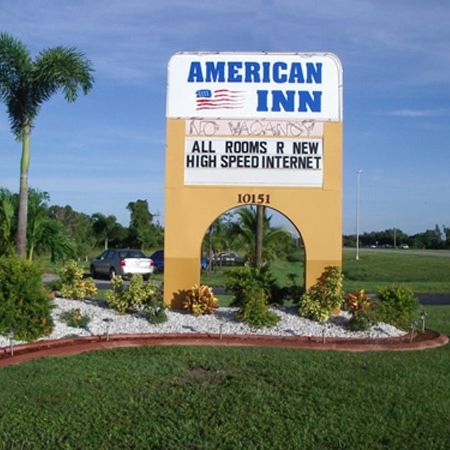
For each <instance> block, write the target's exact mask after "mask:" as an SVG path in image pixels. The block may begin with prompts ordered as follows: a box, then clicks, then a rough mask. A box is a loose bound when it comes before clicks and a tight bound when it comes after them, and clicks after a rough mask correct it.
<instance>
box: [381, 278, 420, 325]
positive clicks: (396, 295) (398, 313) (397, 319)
mask: <svg viewBox="0 0 450 450" xmlns="http://www.w3.org/2000/svg"><path fill="white" fill-rule="evenodd" d="M419 307H420V304H419V301H418V300H417V298H416V297H415V296H414V293H413V291H412V290H411V289H409V288H407V287H404V286H397V287H389V288H384V289H380V290H379V291H378V292H377V302H376V304H375V316H376V319H377V321H378V322H384V323H389V324H391V325H394V326H396V327H398V328H401V329H404V330H406V329H408V328H409V327H410V325H411V322H412V321H413V320H414V319H415V318H416V316H417V314H418V312H419Z"/></svg>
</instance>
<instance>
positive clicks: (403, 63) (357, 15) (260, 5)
mask: <svg viewBox="0 0 450 450" xmlns="http://www.w3.org/2000/svg"><path fill="white" fill-rule="evenodd" d="M449 23H450V2H449V1H447V0H428V1H427V2H424V1H423V0H421V1H416V0H386V1H385V0H323V1H320V2H319V1H309V0H301V1H300V0H246V1H245V2H243V1H241V0H240V1H235V0H228V1H218V0H209V1H199V0H190V1H186V0H147V1H145V0H127V1H126V2H124V1H121V0H76V1H69V0H15V1H10V0H0V30H1V31H6V32H8V33H10V34H12V35H13V36H15V37H16V38H18V39H20V40H21V41H22V42H23V43H24V44H25V45H26V46H27V47H28V48H29V50H30V52H31V54H32V55H33V56H35V55H37V53H38V52H39V51H41V50H42V49H45V48H49V47H54V46H58V45H65V46H69V47H76V48H77V49H79V50H81V51H83V52H84V53H85V54H86V56H87V57H88V58H89V59H90V60H91V61H92V64H93V67H94V69H95V84H94V87H93V89H92V91H91V92H90V93H89V94H88V95H86V96H83V95H82V96H80V97H79V98H78V100H77V101H76V102H75V103H72V104H69V103H67V102H66V101H65V100H64V98H63V97H62V95H56V96H54V97H52V98H51V99H50V100H49V101H48V102H47V103H45V104H44V105H43V107H42V109H41V112H40V114H39V116H38V118H37V120H36V122H35V126H34V129H33V131H32V136H31V165H30V177H29V184H30V186H32V187H33V188H37V189H39V190H42V191H46V192H48V193H49V195H50V198H51V203H52V204H58V205H66V204H69V205H71V206H72V207H73V208H74V209H75V210H77V211H82V212H85V213H87V214H92V213H95V212H102V213H104V214H114V215H115V216H116V217H117V219H118V220H119V221H120V222H121V223H123V224H124V225H128V223H129V211H128V210H127V209H126V206H127V204H128V203H129V202H130V201H135V200H137V199H147V200H148V202H149V205H150V210H151V212H152V213H154V214H156V215H157V218H158V220H159V221H160V222H161V223H164V172H165V139H166V137H165V123H166V119H165V106H166V83H167V63H168V61H169V58H170V57H171V55H173V54H174V53H176V52H180V51H186V52H187V51H233V52H244V51H245V52H259V51H269V52H332V53H335V54H336V55H337V56H338V57H339V59H340V60H341V62H342V66H343V74H344V101H343V111H344V121H343V123H344V161H343V169H344V172H343V173H344V178H343V232H344V233H345V234H351V233H355V229H356V226H355V222H356V186H357V171H358V170H360V169H361V170H363V173H362V175H361V190H360V195H361V197H360V198H361V200H360V229H361V231H372V230H384V229H387V228H393V227H395V228H399V229H402V230H403V231H405V232H407V233H410V234H411V233H417V232H421V231H424V230H426V229H430V228H434V226H435V224H439V225H443V224H445V225H446V226H450V214H449V213H450V177H449V169H450V120H449V119H450V51H449V47H450V27H449V26H448V24H449ZM20 153H21V146H20V143H19V142H17V141H16V140H15V138H14V136H13V134H12V133H11V131H10V128H9V121H8V116H7V114H6V108H5V106H4V105H3V104H0V187H6V188H8V189H10V190H11V191H13V192H17V191H18V185H19V163H20Z"/></svg>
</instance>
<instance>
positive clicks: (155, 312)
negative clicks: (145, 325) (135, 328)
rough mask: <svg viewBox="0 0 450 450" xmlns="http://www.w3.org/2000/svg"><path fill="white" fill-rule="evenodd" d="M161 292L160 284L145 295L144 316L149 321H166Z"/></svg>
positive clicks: (154, 322)
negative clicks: (150, 293)
mask: <svg viewBox="0 0 450 450" xmlns="http://www.w3.org/2000/svg"><path fill="white" fill-rule="evenodd" d="M147 286H148V285H147ZM152 286H153V285H152ZM153 287H154V286H153ZM147 289H148V288H147ZM163 294H164V291H163V288H162V286H161V287H158V288H156V289H155V290H154V293H153V294H152V295H149V296H147V298H146V300H145V305H144V308H145V317H146V318H147V320H148V321H149V322H150V323H153V324H158V323H163V322H166V321H167V314H166V306H165V305H164V295H163Z"/></svg>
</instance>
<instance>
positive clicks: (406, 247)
mask: <svg viewBox="0 0 450 450" xmlns="http://www.w3.org/2000/svg"><path fill="white" fill-rule="evenodd" d="M400 248H401V249H402V250H408V249H409V245H408V244H400Z"/></svg>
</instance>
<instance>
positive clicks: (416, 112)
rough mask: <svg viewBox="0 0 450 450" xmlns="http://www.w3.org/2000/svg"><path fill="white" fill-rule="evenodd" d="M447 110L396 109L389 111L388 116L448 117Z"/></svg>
mask: <svg viewBox="0 0 450 450" xmlns="http://www.w3.org/2000/svg"><path fill="white" fill-rule="evenodd" d="M449 112H450V110H449V109H397V110H394V111H389V112H388V113H387V115H388V116H397V117H442V116H448V114H449Z"/></svg>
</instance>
